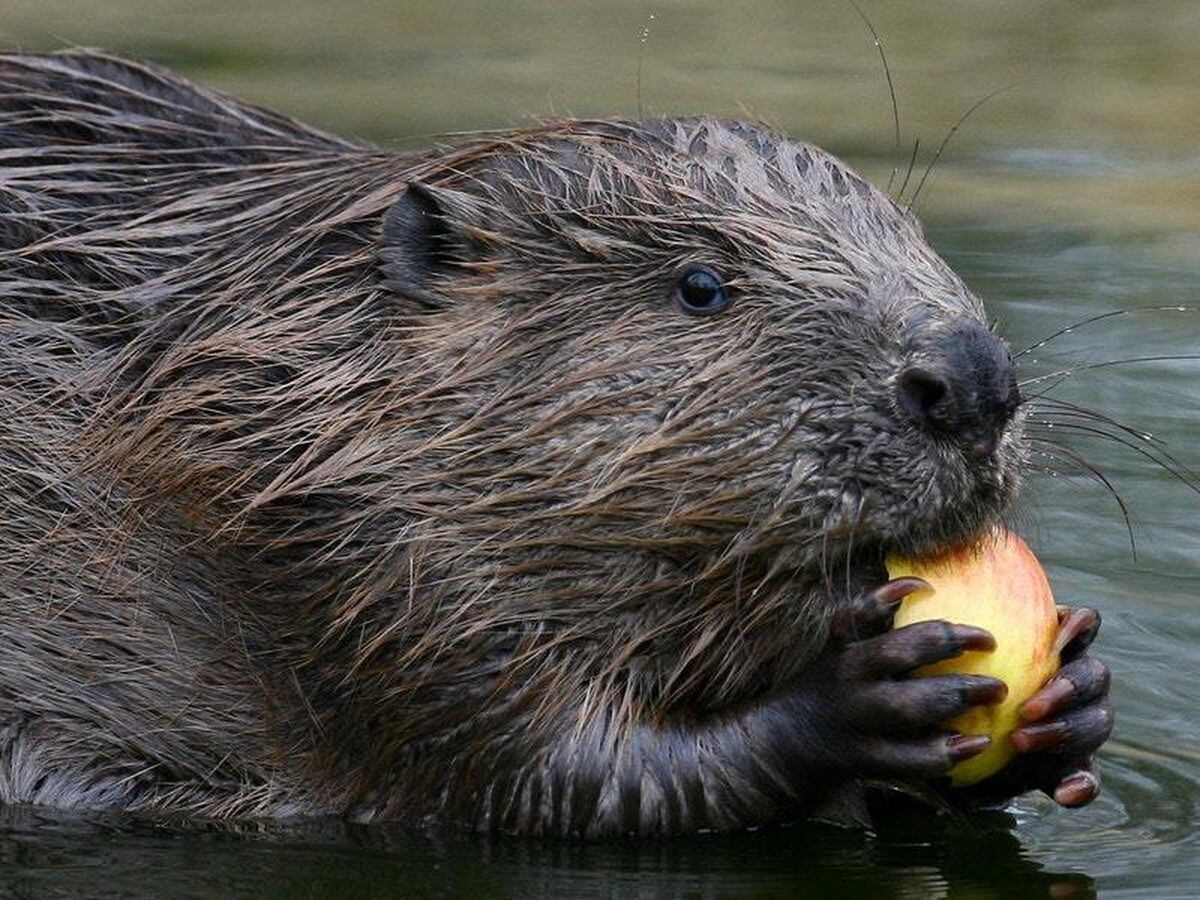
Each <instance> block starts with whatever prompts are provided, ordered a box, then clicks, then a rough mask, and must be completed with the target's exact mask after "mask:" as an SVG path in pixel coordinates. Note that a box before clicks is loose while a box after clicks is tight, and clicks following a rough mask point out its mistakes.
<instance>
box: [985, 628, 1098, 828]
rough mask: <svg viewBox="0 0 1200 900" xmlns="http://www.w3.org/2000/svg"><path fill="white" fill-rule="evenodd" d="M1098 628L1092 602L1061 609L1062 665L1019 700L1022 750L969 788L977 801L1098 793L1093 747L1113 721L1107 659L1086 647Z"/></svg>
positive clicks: (1064, 798)
mask: <svg viewBox="0 0 1200 900" xmlns="http://www.w3.org/2000/svg"><path fill="white" fill-rule="evenodd" d="M1099 630H1100V614H1099V613H1098V612H1096V611H1095V610H1094V609H1087V608H1083V607H1080V608H1070V607H1064V606H1060V607H1059V609H1058V635H1057V636H1056V637H1055V642H1054V646H1055V649H1056V650H1057V651H1058V652H1059V653H1060V655H1061V660H1062V668H1061V669H1059V671H1058V672H1057V673H1056V674H1055V675H1054V677H1052V678H1051V679H1050V680H1049V681H1047V682H1046V684H1045V685H1044V686H1043V687H1042V689H1041V690H1040V691H1038V692H1037V693H1036V694H1034V695H1033V696H1032V697H1030V698H1029V699H1028V700H1026V701H1025V703H1024V704H1022V705H1021V710H1020V712H1021V718H1022V719H1023V720H1024V721H1025V724H1023V725H1021V726H1020V727H1019V728H1017V729H1016V730H1015V731H1013V733H1012V742H1013V746H1015V747H1016V748H1017V752H1018V754H1020V755H1019V756H1018V757H1017V758H1016V759H1015V760H1014V761H1013V762H1012V763H1010V764H1009V765H1008V766H1006V767H1005V768H1004V770H1003V771H1001V772H999V773H997V774H996V775H995V776H994V777H992V778H989V779H988V780H987V781H983V782H980V784H979V785H977V786H976V787H975V788H973V789H972V791H971V794H972V795H973V797H974V798H975V799H976V800H977V801H978V802H996V801H1001V800H1007V799H1008V798H1010V797H1014V796H1016V795H1017V794H1023V793H1025V792H1026V791H1032V790H1041V791H1044V792H1045V793H1046V794H1048V795H1049V796H1051V797H1053V798H1054V801H1055V802H1056V803H1058V804H1060V805H1062V806H1068V807H1075V806H1084V805H1086V804H1088V803H1091V802H1092V801H1093V800H1095V799H1096V796H1097V795H1098V794H1099V793H1100V772H1099V770H1098V768H1097V767H1096V763H1095V761H1094V760H1093V759H1092V754H1093V753H1095V752H1096V750H1098V749H1099V748H1100V745H1101V744H1103V743H1104V742H1105V741H1106V740H1108V737H1109V735H1110V734H1112V728H1113V711H1112V704H1111V703H1110V701H1109V698H1108V686H1109V681H1110V673H1109V670H1108V666H1106V665H1105V664H1104V663H1103V662H1101V661H1100V660H1098V659H1096V658H1095V657H1093V656H1089V655H1088V653H1087V650H1088V647H1090V646H1091V643H1092V641H1093V640H1095V638H1096V633H1097V632H1098V631H1099Z"/></svg>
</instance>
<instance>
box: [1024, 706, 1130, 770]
mask: <svg viewBox="0 0 1200 900" xmlns="http://www.w3.org/2000/svg"><path fill="white" fill-rule="evenodd" d="M1112 726H1113V714H1112V707H1111V706H1110V705H1109V703H1108V702H1107V701H1103V702H1100V703H1090V704H1088V705H1087V706H1081V707H1079V708H1078V709H1073V710H1070V711H1069V712H1067V713H1065V714H1064V715H1062V716H1061V717H1059V718H1057V719H1054V720H1053V721H1050V722H1043V723H1038V724H1035V725H1022V726H1021V727H1020V728H1018V729H1016V730H1015V731H1014V732H1013V733H1012V742H1013V745H1014V746H1015V747H1016V748H1017V751H1018V752H1020V753H1035V752H1038V751H1042V750H1052V751H1054V752H1055V753H1059V754H1066V755H1069V756H1072V757H1087V756H1090V755H1091V754H1092V753H1093V752H1095V751H1096V750H1097V749H1098V748H1099V747H1100V745H1101V744H1103V743H1104V742H1105V741H1106V740H1108V736H1109V735H1110V734H1111V733H1112Z"/></svg>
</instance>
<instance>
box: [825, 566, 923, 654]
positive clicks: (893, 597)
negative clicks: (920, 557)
mask: <svg viewBox="0 0 1200 900" xmlns="http://www.w3.org/2000/svg"><path fill="white" fill-rule="evenodd" d="M928 587H929V585H928V583H926V582H925V581H922V580H921V579H920V578H897V579H895V580H894V581H889V582H887V583H886V584H882V585H880V586H879V587H877V588H875V590H873V591H868V592H867V593H865V594H860V595H859V596H857V597H855V598H854V599H853V600H850V601H848V602H847V603H845V604H844V605H843V606H842V607H841V609H839V610H838V614H837V616H836V618H835V619H834V621H833V625H832V628H831V631H832V635H833V638H834V640H835V641H837V642H838V643H841V644H848V643H851V642H853V641H861V640H863V639H864V638H868V637H874V636H876V635H880V634H883V633H884V632H886V631H888V630H889V629H890V628H891V627H892V617H893V616H894V615H895V614H896V608H897V607H898V606H899V605H900V601H901V600H903V599H904V598H905V597H906V596H908V595H909V594H911V593H913V592H914V591H919V590H923V589H926V588H928Z"/></svg>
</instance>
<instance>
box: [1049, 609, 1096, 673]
mask: <svg viewBox="0 0 1200 900" xmlns="http://www.w3.org/2000/svg"><path fill="white" fill-rule="evenodd" d="M1099 630H1100V613H1098V612H1096V610H1094V609H1089V608H1088V607H1086V606H1079V607H1074V608H1072V607H1066V606H1060V607H1059V608H1058V634H1057V636H1056V637H1055V639H1054V649H1055V650H1057V651H1059V653H1060V654H1061V659H1062V662H1063V663H1068V662H1071V661H1072V660H1075V659H1078V658H1079V657H1080V656H1082V655H1083V653H1084V652H1085V651H1086V650H1087V648H1088V647H1090V646H1091V644H1092V641H1094V640H1095V639H1096V633H1097V632H1098V631H1099Z"/></svg>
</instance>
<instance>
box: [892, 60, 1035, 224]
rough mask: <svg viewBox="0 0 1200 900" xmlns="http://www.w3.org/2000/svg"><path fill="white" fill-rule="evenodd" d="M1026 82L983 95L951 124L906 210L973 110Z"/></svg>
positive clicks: (917, 195)
mask: <svg viewBox="0 0 1200 900" xmlns="http://www.w3.org/2000/svg"><path fill="white" fill-rule="evenodd" d="M1024 83H1025V80H1024V79H1023V80H1021V81H1014V82H1013V83H1012V84H1006V85H1005V86H1004V87H999V88H996V89H995V90H994V91H992V92H991V93H988V94H985V95H984V96H982V97H980V98H979V99H978V100H976V101H975V102H974V103H972V104H971V106H969V107H968V108H967V110H966V111H965V112H964V113H963V114H962V115H961V116H959V117H958V119H957V121H955V123H954V124H953V125H951V126H950V130H949V131H947V132H946V136H945V137H944V138H942V142H941V143H940V144H938V148H937V150H936V151H935V152H934V154H933V156H932V158H930V160H929V165H928V166H926V167H925V173H924V174H923V175H922V176H921V180H920V181H919V182H917V187H916V190H914V191H913V195H912V197H910V198H909V200H908V205H907V206H905V210H906V211H908V212H912V209H913V206H914V205H915V204H916V202H917V198H918V197H920V196H921V189H922V188H924V187H925V182H926V181H928V179H929V176H930V175H932V174H933V167H934V166H935V165H937V162H938V160H939V159H941V157H942V153H943V152H944V151H945V149H946V145H947V144H949V143H950V139H951V138H953V137H954V135H955V133H956V132H957V131H958V129H959V128H960V127H961V126H962V124H963V123H964V122H966V121H967V119H968V118H970V116H971V114H972V113H973V112H975V110H977V109H979V107H981V106H983V105H984V104H985V103H987V102H988V101H989V100H991V99H992V98H993V97H998V96H999V95H1000V94H1003V93H1005V92H1006V91H1011V90H1012V89H1013V88H1015V87H1017V86H1019V85H1021V84H1024ZM914 152H915V151H914ZM905 181H907V179H905Z"/></svg>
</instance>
